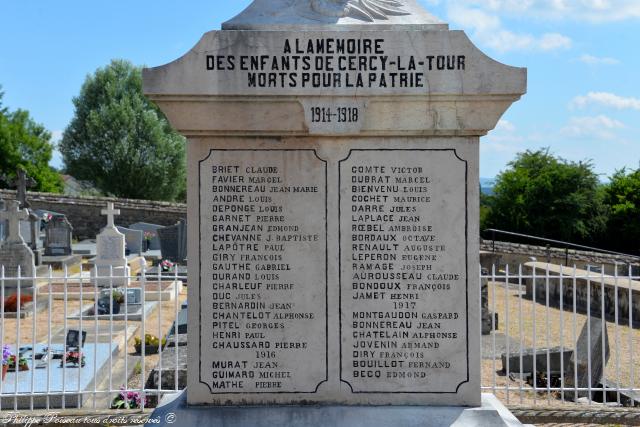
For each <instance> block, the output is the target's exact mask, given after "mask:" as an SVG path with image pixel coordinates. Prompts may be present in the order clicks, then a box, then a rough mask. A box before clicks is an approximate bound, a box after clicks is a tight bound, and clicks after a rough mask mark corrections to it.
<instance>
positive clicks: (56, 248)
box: [44, 217, 73, 256]
mask: <svg viewBox="0 0 640 427" xmlns="http://www.w3.org/2000/svg"><path fill="white" fill-rule="evenodd" d="M72 233H73V227H72V226H71V224H70V223H69V221H68V220H67V218H66V217H53V218H51V219H50V220H49V222H47V225H46V226H45V242H44V255H45V256H67V255H71V254H72V253H73V251H72V249H71V243H72V240H73V238H72Z"/></svg>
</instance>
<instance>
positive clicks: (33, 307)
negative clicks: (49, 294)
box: [3, 298, 49, 319]
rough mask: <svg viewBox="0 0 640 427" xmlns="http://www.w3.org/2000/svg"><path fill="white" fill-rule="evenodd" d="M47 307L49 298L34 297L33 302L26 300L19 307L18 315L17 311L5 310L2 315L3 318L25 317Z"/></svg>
mask: <svg viewBox="0 0 640 427" xmlns="http://www.w3.org/2000/svg"><path fill="white" fill-rule="evenodd" d="M48 307H49V300H48V299H47V298H36V301H35V303H34V302H33V301H32V302H28V303H25V304H24V305H23V306H21V307H20V315H18V312H17V311H5V312H4V314H3V317H4V318H5V319H17V318H18V317H19V318H20V319H27V318H30V317H32V316H33V315H34V314H35V313H41V312H43V311H44V310H46V309H47V308H48Z"/></svg>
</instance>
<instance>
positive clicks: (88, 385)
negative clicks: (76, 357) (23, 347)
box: [0, 343, 119, 409]
mask: <svg viewBox="0 0 640 427" xmlns="http://www.w3.org/2000/svg"><path fill="white" fill-rule="evenodd" d="M45 347H46V345H45V344H38V345H37V346H36V351H38V352H42V351H43V349H44V348H45ZM57 347H60V348H62V347H63V344H62V343H60V344H57ZM118 351H119V349H118V345H117V344H115V343H98V344H93V343H89V344H85V346H84V348H83V349H82V352H83V353H84V355H85V358H86V364H85V367H84V368H77V367H72V366H69V365H68V366H67V367H66V368H61V367H60V360H58V359H50V360H49V361H48V363H47V366H48V368H46V367H45V368H44V369H33V364H32V360H31V358H30V357H31V355H30V354H26V355H25V356H26V358H27V361H28V364H29V368H30V369H29V370H28V371H22V372H18V373H15V372H9V373H7V376H6V377H5V380H4V381H3V385H2V393H3V394H2V395H0V396H1V399H2V408H3V409H4V408H13V407H14V397H9V396H5V395H6V394H9V393H11V394H15V393H16V391H17V393H18V398H17V403H18V409H30V407H31V397H32V392H34V393H39V395H36V396H33V408H34V409H44V408H46V405H47V396H46V395H44V393H46V394H47V395H48V398H49V403H50V408H62V399H64V403H65V406H66V407H67V408H76V407H78V406H82V405H83V403H84V401H85V400H89V399H91V398H92V397H91V395H81V394H78V393H74V392H75V391H78V390H80V391H81V392H86V391H91V390H93V384H94V381H95V380H96V378H102V377H103V376H104V375H106V374H107V372H108V370H109V357H110V355H112V356H113V357H115V356H116V355H117V354H118ZM39 363H40V361H38V360H36V364H39ZM94 363H95V365H96V366H97V372H96V376H95V377H94V375H93V366H94ZM63 371H66V373H65V374H64V377H65V378H64V390H65V391H66V393H65V394H64V395H63ZM16 376H17V378H16ZM32 377H33V381H34V387H33V389H32V387H31V384H32ZM16 379H17V387H16ZM47 382H48V384H49V385H48V388H47Z"/></svg>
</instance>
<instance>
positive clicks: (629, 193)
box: [605, 169, 640, 253]
mask: <svg viewBox="0 0 640 427" xmlns="http://www.w3.org/2000/svg"><path fill="white" fill-rule="evenodd" d="M605 203H606V205H607V206H608V207H609V212H610V214H609V222H608V224H607V243H608V245H609V247H611V248H613V249H615V250H618V251H623V252H634V253H639V252H640V169H638V170H636V171H631V172H629V173H627V170H626V169H621V170H619V171H617V172H616V173H615V174H614V175H613V176H612V177H611V182H610V183H609V185H607V186H606V188H605Z"/></svg>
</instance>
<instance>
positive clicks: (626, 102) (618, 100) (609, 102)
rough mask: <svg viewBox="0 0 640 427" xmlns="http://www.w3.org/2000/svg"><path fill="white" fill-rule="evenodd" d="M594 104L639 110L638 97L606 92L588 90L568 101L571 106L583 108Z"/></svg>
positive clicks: (639, 102) (639, 100)
mask: <svg viewBox="0 0 640 427" xmlns="http://www.w3.org/2000/svg"><path fill="white" fill-rule="evenodd" d="M592 104H596V105H602V106H605V107H610V108H615V109H618V110H639V111H640V99H638V98H625V97H622V96H618V95H615V94H613V93H608V92H589V93H588V94H586V95H584V96H576V97H575V98H573V100H572V101H571V103H570V107H571V108H585V107H587V106H589V105H592Z"/></svg>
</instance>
